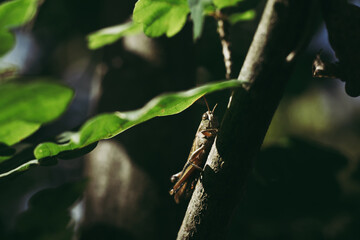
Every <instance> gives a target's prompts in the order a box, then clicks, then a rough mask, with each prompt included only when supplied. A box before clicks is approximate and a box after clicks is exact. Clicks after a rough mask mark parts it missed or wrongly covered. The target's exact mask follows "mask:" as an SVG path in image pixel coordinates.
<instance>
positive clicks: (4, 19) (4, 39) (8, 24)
mask: <svg viewBox="0 0 360 240" xmlns="http://www.w3.org/2000/svg"><path fill="white" fill-rule="evenodd" d="M37 6H38V0H13V1H7V2H5V3H3V4H1V5H0V43H1V45H0V56H2V55H4V54H5V53H6V52H8V51H9V50H11V48H12V47H13V46H14V45H15V37H14V36H13V34H12V33H11V32H9V30H10V29H11V28H14V27H19V26H21V25H23V24H25V23H26V22H28V21H30V20H31V19H32V18H33V17H34V16H35V14H36V10H37Z"/></svg>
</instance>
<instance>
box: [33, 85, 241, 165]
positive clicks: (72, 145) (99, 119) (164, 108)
mask: <svg viewBox="0 0 360 240" xmlns="http://www.w3.org/2000/svg"><path fill="white" fill-rule="evenodd" d="M242 83H244V81H239V80H230V81H223V82H217V83H211V84H207V85H204V86H201V87H197V88H194V89H191V90H188V91H183V92H177V93H170V94H163V95H160V96H158V97H156V98H154V99H152V100H151V101H150V102H148V103H147V104H146V105H145V106H144V107H142V108H140V109H138V110H134V111H129V112H114V113H106V114H101V115H99V116H96V117H94V118H92V119H90V120H88V121H87V122H86V123H85V124H84V125H83V126H82V127H81V129H80V131H78V132H75V133H67V134H66V139H65V140H64V139H63V140H64V141H67V142H66V143H53V142H46V143H42V144H39V145H38V146H37V147H36V148H35V150H34V155H35V157H36V158H37V159H41V158H46V157H51V156H56V155H58V154H59V153H61V152H64V151H70V150H74V149H79V148H83V147H85V146H87V145H89V144H91V143H94V142H97V141H99V140H101V139H108V138H111V137H114V136H116V135H117V134H119V133H121V132H123V131H125V130H126V129H129V128H131V127H133V126H135V125H137V124H139V123H142V122H144V121H147V120H149V119H151V118H154V117H160V116H167V115H173V114H177V113H180V112H182V111H184V110H185V109H186V108H188V107H189V106H191V105H192V104H193V103H194V102H195V101H196V100H197V99H199V98H200V97H202V96H203V95H205V94H207V93H210V92H214V91H217V90H221V89H225V88H231V87H239V86H241V85H242ZM64 141H62V142H64Z"/></svg>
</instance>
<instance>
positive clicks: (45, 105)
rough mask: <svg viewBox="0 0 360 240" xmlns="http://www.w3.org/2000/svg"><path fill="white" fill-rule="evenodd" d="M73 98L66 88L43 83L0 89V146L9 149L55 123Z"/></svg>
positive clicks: (18, 84)
mask: <svg viewBox="0 0 360 240" xmlns="http://www.w3.org/2000/svg"><path fill="white" fill-rule="evenodd" d="M73 95H74V93H73V91H72V90H71V89H70V88H68V87H65V86H63V85H59V84H57V83H51V82H44V81H41V82H34V83H31V84H21V83H13V82H11V83H6V84H2V85H0V96H1V98H0V113H1V114H0V142H2V143H5V144H7V145H9V146H11V145H13V144H14V143H17V142H19V141H21V140H22V139H24V138H25V137H27V136H29V135H31V134H32V133H33V132H35V131H36V130H37V129H38V128H39V127H40V126H41V124H43V123H46V122H49V121H52V120H54V119H56V118H57V117H59V116H60V115H61V114H62V113H63V112H64V111H65V110H66V108H67V106H68V104H69V103H70V101H71V99H72V97H73Z"/></svg>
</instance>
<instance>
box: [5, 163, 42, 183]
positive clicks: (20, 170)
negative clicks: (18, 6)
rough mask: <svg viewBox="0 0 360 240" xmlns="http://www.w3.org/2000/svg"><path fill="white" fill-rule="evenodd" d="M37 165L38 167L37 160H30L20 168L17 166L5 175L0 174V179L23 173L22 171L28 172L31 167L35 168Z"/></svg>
mask: <svg viewBox="0 0 360 240" xmlns="http://www.w3.org/2000/svg"><path fill="white" fill-rule="evenodd" d="M37 165H40V163H39V160H38V159H33V160H30V161H28V162H26V163H24V164H22V165H20V166H18V167H17V168H14V169H12V170H10V171H8V172H6V173H2V174H0V178H3V177H7V176H9V175H11V174H13V173H15V172H23V171H26V170H28V169H29V168H30V167H31V166H37Z"/></svg>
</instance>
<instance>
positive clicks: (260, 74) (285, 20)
mask: <svg viewBox="0 0 360 240" xmlns="http://www.w3.org/2000/svg"><path fill="white" fill-rule="evenodd" d="M315 4H316V5H317V1H311V0H304V1H295V0H269V1H268V3H267V5H266V7H265V10H264V13H263V16H262V19H261V21H260V24H259V26H258V29H257V31H256V34H255V36H254V39H253V42H252V45H251V47H250V49H249V52H248V54H247V57H246V59H245V62H244V65H243V67H242V69H241V72H240V75H239V77H238V79H241V80H248V81H250V84H247V85H244V86H243V88H240V89H236V90H234V92H233V94H232V96H231V98H230V101H229V105H228V109H227V111H226V114H225V116H224V119H223V121H222V124H221V129H220V131H219V135H218V137H217V139H216V140H215V143H214V145H213V147H212V150H211V152H210V154H209V157H208V160H207V162H206V165H205V169H204V172H203V174H202V178H201V180H200V181H198V183H197V185H196V188H195V191H194V194H193V196H192V198H191V200H190V203H189V206H188V209H187V212H186V214H185V217H184V220H183V223H182V226H181V228H180V231H179V233H178V239H223V238H225V234H226V229H227V225H228V223H229V220H230V217H231V215H232V212H233V210H234V208H235V207H236V205H237V204H238V203H239V199H240V197H241V194H242V193H243V190H244V188H245V183H246V179H247V177H248V175H249V174H250V173H251V171H252V162H253V160H254V158H255V157H256V154H257V153H258V151H259V149H260V147H261V144H262V142H263V139H264V137H265V134H266V131H267V129H268V126H269V124H270V122H271V119H272V117H273V114H274V112H275V110H276V108H277V106H278V104H279V101H280V99H281V97H282V95H283V91H284V87H285V85H286V82H287V81H288V79H289V78H290V76H291V72H292V69H293V67H294V63H295V60H296V58H297V56H298V53H299V52H300V51H301V50H302V49H303V48H304V46H306V45H307V43H308V40H309V38H310V37H309V31H308V30H309V27H310V26H311V20H312V15H313V14H311V13H314V12H313V11H314V10H315V9H317V8H315ZM309 69H310V66H309Z"/></svg>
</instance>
